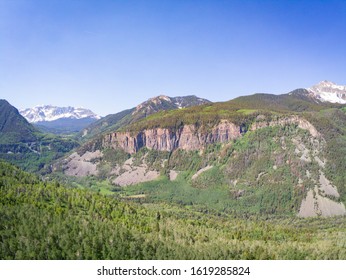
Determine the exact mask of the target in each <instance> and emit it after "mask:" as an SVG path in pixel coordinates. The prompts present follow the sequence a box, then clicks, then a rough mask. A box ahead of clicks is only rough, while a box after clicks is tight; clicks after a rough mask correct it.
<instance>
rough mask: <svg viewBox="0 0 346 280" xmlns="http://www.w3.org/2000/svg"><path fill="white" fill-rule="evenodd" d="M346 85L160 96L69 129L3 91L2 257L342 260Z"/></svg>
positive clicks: (0, 111) (344, 254)
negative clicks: (40, 121) (23, 108)
mask: <svg viewBox="0 0 346 280" xmlns="http://www.w3.org/2000/svg"><path fill="white" fill-rule="evenodd" d="M343 94H344V87H342V86H337V85H335V84H333V83H330V82H326V81H324V82H321V83H319V84H318V85H316V86H313V87H311V88H309V89H304V88H300V89H295V90H293V91H291V92H289V93H286V94H281V95H274V94H264V93H257V94H253V95H249V96H240V97H237V98H235V99H233V100H230V101H227V102H216V103H212V102H210V101H208V100H205V99H201V98H198V97H196V96H187V97H175V98H172V97H168V96H163V95H161V96H157V97H154V98H151V99H149V100H147V101H145V102H143V103H141V104H139V105H138V106H136V107H134V108H131V109H128V110H124V111H122V112H119V113H117V114H113V115H109V116H106V117H104V118H101V119H99V120H96V121H94V122H93V123H91V124H90V125H88V126H87V127H85V128H83V129H82V131H81V132H80V133H79V134H64V135H54V134H50V133H49V134H47V133H44V132H42V130H40V131H39V130H38V129H37V127H35V126H34V124H31V123H29V122H28V121H27V120H26V119H25V118H24V117H23V116H22V115H20V113H19V112H18V110H17V109H16V108H15V107H13V106H12V105H11V104H9V103H8V102H7V101H6V100H0V159H1V160H0V206H1V207H0V210H1V211H2V212H1V217H2V219H0V239H1V240H3V242H2V243H3V244H2V245H3V246H2V249H3V250H0V258H3V259H33V258H35V259H76V258H80V259H101V258H107V259H108V258H114V259H119V258H124V259H145V258H148V259H172V258H177V259H210V258H213V259H234V258H240V259H345V257H346V250H345V246H344V244H345V236H346V235H345V221H346V220H345V219H346V207H345V205H346V172H345V170H346V161H345V158H346V126H345V124H346V105H345V103H343V100H344V99H343V98H344V95H343ZM331 101H335V102H331ZM63 114H64V113H63ZM63 114H62V115H63ZM57 115H58V114H56V116H57ZM65 117H66V114H65ZM53 118H54V117H53ZM66 119H67V118H62V120H66ZM71 119H72V118H71ZM81 119H83V118H81ZM56 121H59V119H55V120H53V122H56ZM35 125H36V124H35ZM4 161H7V162H10V163H12V164H13V165H17V166H18V167H20V168H21V169H24V170H26V171H29V172H31V173H26V172H23V171H22V170H20V169H19V168H18V167H15V166H13V165H11V164H8V163H6V162H4ZM33 173H36V174H38V175H39V176H37V175H35V174H33ZM320 217H323V218H322V219H321V218H320ZM33 229H34V230H33ZM9 232H10V234H9ZM18 236H22V237H25V238H19V239H18V238H17V237H18ZM33 244H34V245H33ZM47 248H48V249H49V250H47Z"/></svg>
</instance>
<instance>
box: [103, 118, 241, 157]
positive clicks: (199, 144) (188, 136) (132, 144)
mask: <svg viewBox="0 0 346 280" xmlns="http://www.w3.org/2000/svg"><path fill="white" fill-rule="evenodd" d="M240 136H241V129H240V127H239V126H237V125H235V124H233V123H231V122H229V121H227V120H222V121H220V123H219V124H218V125H216V126H214V127H212V128H210V129H206V128H205V127H203V126H201V127H196V126H195V125H184V126H182V127H181V128H179V129H177V130H173V129H170V128H152V129H145V130H143V131H139V132H136V133H130V132H114V133H110V134H108V135H106V136H105V137H104V138H103V140H102V147H104V148H114V149H118V148H120V149H122V150H124V151H125V152H127V153H129V154H134V153H136V152H137V151H138V150H139V149H141V148H143V147H146V148H148V149H154V150H158V151H173V150H175V149H183V150H187V151H191V150H200V149H203V147H205V145H207V144H213V143H224V142H228V141H230V140H233V139H237V138H239V137H240Z"/></svg>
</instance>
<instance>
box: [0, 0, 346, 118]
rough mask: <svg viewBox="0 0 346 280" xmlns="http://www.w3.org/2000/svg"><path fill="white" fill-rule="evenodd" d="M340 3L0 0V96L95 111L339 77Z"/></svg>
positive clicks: (345, 26)
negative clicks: (151, 100)
mask: <svg viewBox="0 0 346 280" xmlns="http://www.w3.org/2000/svg"><path fill="white" fill-rule="evenodd" d="M345 15H346V1H343V0H342V1H322V0H320V1H318V0H314V1H311V0H310V1H304V0H301V1H295V0H291V1H266V0H262V1H250V0H242V1H232V0H228V1H222V0H210V1H209V0H205V1H203V0H172V1H170V0H160V1H154V0H153V1H152V0H137V1H131V0H129V1H125V0H109V1H107V0H93V1H88V0H0V92H1V95H0V98H4V99H7V100H8V101H9V102H10V103H11V104H12V105H14V106H16V107H17V108H27V107H32V106H35V105H38V104H52V105H58V106H67V105H72V106H82V107H85V108H90V109H92V110H93V111H95V112H96V113H98V114H100V115H106V114H110V113H116V112H119V111H121V110H123V109H127V108H131V107H133V106H135V105H137V104H139V103H141V102H143V101H144V100H146V99H148V98H150V97H153V96H156V95H159V94H166V95H169V96H179V95H189V94H195V95H197V96H200V97H204V98H207V99H210V100H212V101H225V100H230V99H233V98H235V97H237V96H240V95H248V94H252V93H255V92H268V93H275V94H280V93H286V92H288V91H291V90H293V89H295V88H299V87H309V86H311V85H313V84H315V83H317V82H319V81H321V80H331V81H333V82H336V83H338V84H346V75H345V74H346V51H345V50H346V36H345V32H346V16H345Z"/></svg>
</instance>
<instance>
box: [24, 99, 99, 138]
mask: <svg viewBox="0 0 346 280" xmlns="http://www.w3.org/2000/svg"><path fill="white" fill-rule="evenodd" d="M20 113H21V115H22V116H24V117H25V118H26V119H27V120H28V121H29V122H30V123H33V124H34V125H35V126H36V127H38V128H40V129H41V130H42V131H45V132H52V133H56V134H61V133H71V132H79V131H80V130H81V129H83V128H84V127H86V126H88V125H89V124H91V123H93V122H94V121H96V120H99V119H100V118H101V117H100V116H98V115H96V114H95V113H94V112H92V111H91V110H89V109H84V108H75V107H71V106H69V107H57V106H52V105H42V106H35V107H33V108H28V109H24V110H20Z"/></svg>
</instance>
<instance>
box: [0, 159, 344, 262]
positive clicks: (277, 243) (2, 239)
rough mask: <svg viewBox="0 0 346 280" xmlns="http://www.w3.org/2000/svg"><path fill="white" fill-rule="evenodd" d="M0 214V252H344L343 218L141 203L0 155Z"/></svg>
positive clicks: (278, 255) (188, 255)
mask: <svg viewBox="0 0 346 280" xmlns="http://www.w3.org/2000/svg"><path fill="white" fill-rule="evenodd" d="M219 215H220V214H219ZM0 217H1V219H0V259H345V258H346V248H345V246H344V244H345V241H346V234H345V233H346V229H345V217H339V218H333V219H311V220H301V219H297V218H290V219H289V220H285V219H283V220H266V217H263V218H260V217H246V219H244V218H245V217H244V218H241V217H237V216H232V215H221V216H218V215H214V214H208V213H201V212H196V211H194V210H189V209H188V208H180V207H176V206H172V205H169V204H152V205H147V206H142V205H139V204H135V203H129V202H123V201H119V200H117V199H116V198H114V197H111V196H103V195H100V194H97V193H93V192H88V191H86V190H80V189H72V188H65V187H63V186H61V185H60V184H59V183H58V182H44V181H41V180H39V179H38V178H37V177H36V176H34V175H31V174H28V173H24V172H22V171H21V170H19V169H18V168H16V167H13V166H11V165H9V164H7V163H2V162H1V163H0Z"/></svg>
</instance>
